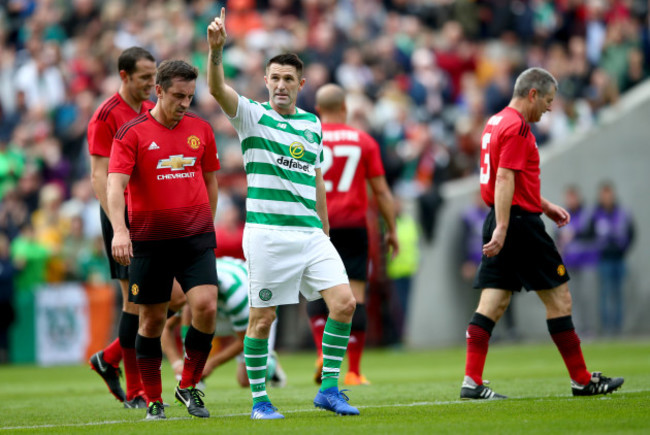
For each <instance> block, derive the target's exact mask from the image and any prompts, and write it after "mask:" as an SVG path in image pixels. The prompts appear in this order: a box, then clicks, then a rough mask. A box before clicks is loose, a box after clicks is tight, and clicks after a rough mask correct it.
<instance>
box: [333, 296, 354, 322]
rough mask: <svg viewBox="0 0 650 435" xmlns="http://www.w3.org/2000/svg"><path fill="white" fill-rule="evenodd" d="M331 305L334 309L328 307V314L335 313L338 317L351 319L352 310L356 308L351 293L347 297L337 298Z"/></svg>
mask: <svg viewBox="0 0 650 435" xmlns="http://www.w3.org/2000/svg"><path fill="white" fill-rule="evenodd" d="M333 305H334V307H330V312H332V313H336V315H337V316H338V317H345V318H350V319H352V316H353V315H354V310H355V309H356V307H357V301H356V300H355V299H354V296H353V295H352V293H350V294H349V295H345V296H341V297H339V298H338V300H336V301H335V302H334V304H333Z"/></svg>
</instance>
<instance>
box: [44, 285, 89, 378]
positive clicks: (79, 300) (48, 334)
mask: <svg viewBox="0 0 650 435" xmlns="http://www.w3.org/2000/svg"><path fill="white" fill-rule="evenodd" d="M35 311H36V360H37V362H38V363H39V364H40V365H46V366H47V365H53V364H76V363H79V362H80V361H83V360H84V359H85V355H86V348H87V346H88V339H89V338H88V331H89V320H88V300H87V298H86V292H85V291H84V288H83V287H82V286H81V285H79V284H74V283H65V284H61V285H58V286H54V285H49V286H45V287H42V288H41V290H40V291H38V292H36V301H35Z"/></svg>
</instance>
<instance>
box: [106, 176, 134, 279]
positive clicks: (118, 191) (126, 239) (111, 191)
mask: <svg viewBox="0 0 650 435" xmlns="http://www.w3.org/2000/svg"><path fill="white" fill-rule="evenodd" d="M130 178H131V177H130V176H129V175H126V174H121V173H119V172H112V173H110V174H108V183H107V186H108V187H107V199H108V212H109V213H108V216H109V218H110V220H111V225H112V226H113V243H112V251H113V258H115V261H117V262H118V263H120V264H121V265H124V266H127V265H129V263H130V262H131V257H133V245H132V244H131V238H130V236H129V229H128V228H127V227H126V221H125V220H124V211H125V209H126V203H125V201H124V189H126V186H127V185H128V184H129V179H130Z"/></svg>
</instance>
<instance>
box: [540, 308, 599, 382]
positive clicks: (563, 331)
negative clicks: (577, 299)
mask: <svg viewBox="0 0 650 435" xmlns="http://www.w3.org/2000/svg"><path fill="white" fill-rule="evenodd" d="M546 324H547V326H548V332H549V333H550V334H551V338H552V339H553V342H554V343H555V345H556V346H557V349H558V350H559V351H560V355H562V359H563V360H564V364H565V365H566V368H567V370H568V371H569V376H570V377H571V379H573V380H574V381H575V382H577V383H579V384H581V385H587V384H588V383H589V382H590V381H591V373H589V371H588V370H587V365H586V364H585V358H584V356H583V355H582V348H581V346H580V338H579V337H578V334H576V331H575V329H574V327H573V321H572V320H571V316H565V317H556V318H555V319H547V320H546Z"/></svg>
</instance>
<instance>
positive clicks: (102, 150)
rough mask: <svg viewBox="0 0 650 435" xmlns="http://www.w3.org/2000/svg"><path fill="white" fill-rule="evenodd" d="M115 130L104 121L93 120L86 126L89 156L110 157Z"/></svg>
mask: <svg viewBox="0 0 650 435" xmlns="http://www.w3.org/2000/svg"><path fill="white" fill-rule="evenodd" d="M114 135H115V129H114V128H113V127H112V126H111V125H110V124H109V123H108V122H106V121H100V120H98V119H94V120H92V121H91V122H90V124H88V150H89V152H90V155H93V156H102V157H110V155H111V144H112V143H113V136H114Z"/></svg>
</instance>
